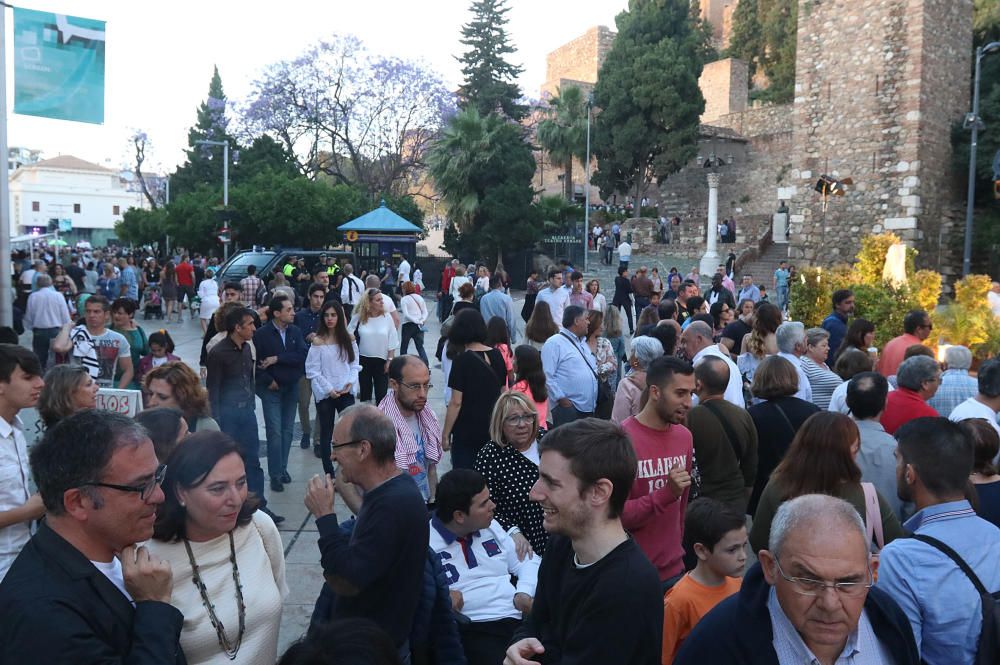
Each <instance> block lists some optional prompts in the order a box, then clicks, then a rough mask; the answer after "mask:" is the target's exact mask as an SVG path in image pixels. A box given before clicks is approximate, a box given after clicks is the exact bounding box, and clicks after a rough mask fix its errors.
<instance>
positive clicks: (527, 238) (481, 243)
mask: <svg viewBox="0 0 1000 665" xmlns="http://www.w3.org/2000/svg"><path fill="white" fill-rule="evenodd" d="M428 164H429V172H430V175H431V177H432V178H434V181H435V183H436V185H437V189H438V191H439V192H441V195H442V199H443V202H444V204H445V206H446V209H447V211H448V217H449V219H450V222H451V224H450V226H449V228H447V229H446V232H445V247H447V248H448V250H449V251H451V252H452V253H453V254H456V255H460V256H469V255H473V256H475V257H495V258H496V260H497V262H498V263H500V264H502V262H503V249H504V248H505V247H506V248H517V247H525V246H530V245H532V244H533V243H534V242H535V241H536V240H537V239H538V234H539V229H538V224H537V223H535V219H536V215H535V214H534V210H533V208H532V205H531V201H532V198H533V195H534V192H533V190H532V187H531V180H532V177H533V176H534V172H535V160H534V157H533V155H532V153H531V146H529V145H528V143H527V142H526V141H525V140H524V130H523V129H522V128H521V127H520V125H517V124H516V123H513V122H511V121H509V120H507V119H505V118H503V117H501V116H499V115H497V114H490V115H487V116H485V117H483V116H481V115H480V114H479V111H477V110H476V109H475V108H474V107H470V108H467V109H465V110H463V111H461V112H459V113H458V114H457V115H455V117H454V118H452V120H451V122H449V124H448V126H447V127H446V128H445V130H444V132H443V134H442V136H441V138H440V139H439V140H438V141H437V143H435V144H434V146H433V148H432V149H431V153H430V155H429V156H428Z"/></svg>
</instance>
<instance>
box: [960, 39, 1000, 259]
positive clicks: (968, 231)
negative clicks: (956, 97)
mask: <svg viewBox="0 0 1000 665" xmlns="http://www.w3.org/2000/svg"><path fill="white" fill-rule="evenodd" d="M997 51H1000V42H991V43H989V44H987V45H986V46H980V47H979V48H977V49H976V77H975V82H974V83H973V86H972V113H970V114H969V115H967V116H965V127H966V129H971V130H972V142H971V144H970V146H969V192H968V199H967V201H966V202H965V251H964V252H963V253H962V276H963V277H965V276H967V275H968V274H969V273H970V272H972V227H973V215H972V209H973V207H974V206H975V199H976V148H977V145H978V143H979V126H980V124H981V123H982V121H981V120H980V119H979V79H980V72H981V70H982V62H983V58H984V57H986V56H988V55H990V54H991V53H996V52H997Z"/></svg>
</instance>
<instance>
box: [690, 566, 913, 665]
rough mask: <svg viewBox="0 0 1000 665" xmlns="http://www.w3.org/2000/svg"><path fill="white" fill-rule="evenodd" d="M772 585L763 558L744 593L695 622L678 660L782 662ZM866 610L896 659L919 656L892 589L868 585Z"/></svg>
mask: <svg viewBox="0 0 1000 665" xmlns="http://www.w3.org/2000/svg"><path fill="white" fill-rule="evenodd" d="M770 590H771V586H770V585H769V584H768V583H767V581H766V580H765V579H764V571H763V570H762V569H761V567H760V564H759V563H756V564H754V565H753V567H752V568H750V570H748V571H747V574H746V576H745V577H744V578H743V586H742V588H740V591H739V593H737V594H734V595H732V596H730V597H729V598H726V599H725V600H724V601H722V602H721V603H719V604H718V605H716V606H715V608H714V609H713V610H712V611H711V612H709V613H708V614H706V615H705V616H704V617H702V619H701V621H699V622H698V625H697V626H695V627H694V630H692V631H691V634H690V635H689V636H688V638H687V639H686V640H684V644H683V645H681V649H680V651H679V652H678V653H677V657H676V658H674V665H703V664H705V663H726V664H727V665H778V655H777V654H776V653H775V652H774V645H773V644H772V640H773V639H774V632H773V630H772V628H771V615H770V613H769V612H768V610H767V597H768V594H769V593H770ZM865 612H866V613H867V615H868V620H869V621H870V622H871V624H872V629H873V630H874V632H875V635H876V636H877V637H878V639H879V641H880V642H881V643H882V645H883V646H885V648H886V649H887V650H888V651H889V653H890V654H892V658H893V662H894V663H895V664H896V665H911V664H912V665H917V664H918V663H919V662H920V655H919V654H918V653H917V644H916V642H915V641H914V639H913V631H912V630H911V629H910V622H909V621H908V620H907V618H906V615H905V614H903V610H901V609H899V606H898V605H896V602H895V601H894V600H892V598H890V597H889V595H888V594H887V593H885V592H884V591H882V590H881V589H879V588H877V587H872V588H871V589H869V590H868V597H867V598H866V599H865Z"/></svg>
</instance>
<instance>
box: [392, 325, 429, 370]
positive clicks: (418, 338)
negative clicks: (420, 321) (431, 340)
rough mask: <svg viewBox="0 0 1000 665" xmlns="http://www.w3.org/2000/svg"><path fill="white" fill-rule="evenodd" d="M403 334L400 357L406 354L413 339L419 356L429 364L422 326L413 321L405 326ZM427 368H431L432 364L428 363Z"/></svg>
mask: <svg viewBox="0 0 1000 665" xmlns="http://www.w3.org/2000/svg"><path fill="white" fill-rule="evenodd" d="M402 333H403V334H402V341H401V342H400V343H399V353H400V355H405V354H406V352H407V350H408V349H409V348H410V340H411V339H412V340H413V345H414V346H416V347H417V355H419V356H420V359H421V360H423V361H424V362H425V363H427V352H426V351H424V331H423V330H421V329H420V326H419V325H417V324H416V323H413V322H412V321H407V322H406V323H404V324H403V329H402ZM427 366H428V367H430V363H427Z"/></svg>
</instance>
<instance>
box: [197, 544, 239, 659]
mask: <svg viewBox="0 0 1000 665" xmlns="http://www.w3.org/2000/svg"><path fill="white" fill-rule="evenodd" d="M184 548H185V549H186V550H187V555H188V560H189V561H190V562H191V571H192V574H191V581H192V582H193V583H194V585H195V586H196V587H198V593H199V594H201V604H202V605H204V606H205V609H206V610H208V618H209V620H210V621H211V622H212V627H213V628H215V634H216V635H217V636H218V638H219V646H220V647H221V648H222V651H223V652H224V653H225V654H226V656H227V657H228V658H229V660H235V659H236V654H237V653H239V650H240V645H241V644H242V643H243V632H244V631H245V630H246V615H247V608H246V605H244V604H243V585H242V584H240V569H239V566H237V565H236V545H235V544H234V542H233V532H232V531H230V532H229V562H230V563H231V564H232V565H233V582H234V583H235V584H236V607H237V609H238V610H239V616H240V630H239V634H238V635H237V636H236V643H235V644H233V643H232V642H230V641H229V636H228V635H227V634H226V628H225V626H223V625H222V621H220V620H219V617H217V616H216V615H215V605H213V604H212V602H211V601H210V600H209V599H208V589H207V588H206V587H205V583H204V582H203V581H202V579H201V574H200V573H199V571H198V564H197V562H195V560H194V552H192V551H191V543H189V542H188V540H187V538H185V539H184Z"/></svg>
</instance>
